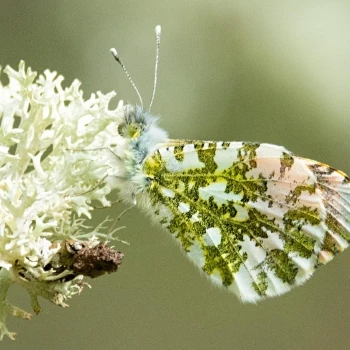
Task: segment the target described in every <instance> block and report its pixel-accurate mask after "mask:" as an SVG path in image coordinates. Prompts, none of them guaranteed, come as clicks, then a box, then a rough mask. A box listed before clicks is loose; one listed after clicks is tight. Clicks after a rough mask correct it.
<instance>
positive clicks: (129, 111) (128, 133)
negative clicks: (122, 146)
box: [118, 104, 168, 163]
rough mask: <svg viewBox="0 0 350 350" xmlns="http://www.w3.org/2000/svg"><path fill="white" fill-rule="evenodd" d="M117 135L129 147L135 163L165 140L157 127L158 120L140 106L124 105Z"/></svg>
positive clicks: (163, 132)
mask: <svg viewBox="0 0 350 350" xmlns="http://www.w3.org/2000/svg"><path fill="white" fill-rule="evenodd" d="M123 108H124V113H123V119H122V121H121V122H120V123H119V125H118V134H119V136H120V137H121V138H122V139H123V140H124V142H125V143H126V144H127V145H128V146H129V147H128V148H129V151H130V152H131V156H132V158H134V159H135V160H136V162H137V163H141V162H142V161H143V159H144V158H145V157H146V156H147V155H149V154H150V153H151V152H153V151H154V150H155V149H156V146H157V144H159V143H163V142H165V141H166V140H167V138H168V135H167V133H166V132H165V131H164V130H163V129H161V128H160V127H159V126H158V118H157V117H156V116H154V115H152V114H151V113H150V112H148V111H145V110H144V109H143V108H142V107H141V106H137V105H135V106H134V105H129V104H127V105H125V106H124V107H123Z"/></svg>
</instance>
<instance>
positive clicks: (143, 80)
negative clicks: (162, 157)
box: [0, 0, 350, 350]
mask: <svg viewBox="0 0 350 350" xmlns="http://www.w3.org/2000/svg"><path fill="white" fill-rule="evenodd" d="M349 16H350V2H349V1H348V0H344V1H341V0H336V1H305V0H304V1H301V0H288V1H277V0H276V1H260V0H251V1H232V0H231V1H222V0H216V1H206V0H196V1H184V0H181V1H179V0H178V1H164V0H163V1H160V0H159V1H134V0H129V1H119V0H113V1H111V0H108V1H83V0H74V1H62V0H61V1H49V0H41V1H14V0H12V1H10V0H2V1H1V2H0V42H1V51H0V52H1V54H0V64H1V65H2V66H5V65H6V64H10V65H11V66H12V67H17V65H18V63H19V61H20V60H21V59H23V60H25V62H26V64H27V65H29V66H31V67H32V68H33V69H34V70H36V71H38V72H42V71H43V70H44V69H46V68H49V69H51V70H56V71H58V72H59V73H60V74H62V75H64V76H65V82H66V84H67V85H68V84H70V83H71V82H72V80H73V79H75V78H78V79H79V80H80V81H82V88H83V90H84V93H85V94H86V95H85V96H86V97H88V96H89V95H90V93H92V92H94V91H97V90H101V91H102V92H105V93H106V92H108V91H110V90H116V91H117V93H118V98H119V99H124V100H127V101H130V102H132V103H135V102H137V101H138V100H137V96H136V94H135V92H134V91H133V89H132V87H131V85H130V84H129V83H128V81H127V78H126V77H125V75H124V74H123V73H122V70H121V69H120V67H118V66H117V64H116V63H115V62H114V61H113V59H112V57H111V55H110V53H109V49H110V47H112V46H116V47H117V48H118V51H119V52H120V54H121V55H122V58H123V60H124V62H125V63H126V66H127V68H128V70H129V72H130V73H131V75H132V77H133V79H134V81H135V82H136V84H137V86H138V87H139V89H140V91H141V94H142V96H143V99H144V100H145V104H147V101H149V99H150V96H151V92H152V85H153V69H154V57H155V42H154V27H155V25H157V24H161V25H162V30H163V31H162V34H163V36H162V43H161V57H160V69H159V80H158V81H159V84H158V90H157V95H156V100H155V103H154V105H153V108H152V110H153V112H154V113H156V114H159V115H161V116H162V119H161V126H162V127H164V128H165V129H167V130H168V131H169V132H170V135H171V137H172V138H187V139H205V140H230V141H241V140H246V141H261V142H269V143H274V144H280V145H284V146H285V147H287V148H288V149H290V150H292V151H293V152H294V153H296V154H298V155H302V156H304V157H307V158H312V159H316V160H320V161H322V162H325V163H328V164H331V165H332V166H334V167H336V168H340V169H342V170H343V171H345V172H347V173H350V159H349V146H348V140H349V136H350V128H349V127H350V116H349V114H350V102H349V101H350V99H349V94H350V39H349V38H350V21H349V18H350V17H349ZM116 101H117V99H116ZM115 104H116V102H114V105H115ZM121 210H122V207H121V206H114V207H113V208H112V209H111V210H110V211H107V210H104V211H100V212H99V213H96V216H95V217H94V219H95V220H96V223H97V222H100V221H101V220H102V218H104V217H105V216H106V215H107V214H112V215H115V216H116V215H118V213H120V211H121ZM121 225H126V226H127V228H126V230H124V231H121V232H120V238H122V239H125V240H127V241H129V242H130V243H131V245H130V246H126V245H119V244H118V248H119V249H121V250H122V251H123V252H124V253H125V259H124V263H123V265H122V266H121V269H120V271H119V272H118V273H117V274H114V275H109V276H106V277H102V278H100V279H97V280H93V281H92V286H93V288H92V290H89V289H86V290H85V291H84V292H83V293H82V295H81V296H80V297H75V298H73V299H72V300H70V302H69V304H70V308H68V309H61V308H58V307H55V306H53V305H51V304H49V303H46V302H43V303H42V306H43V308H44V312H43V313H42V314H40V315H39V316H37V317H34V318H33V320H32V321H29V322H26V321H23V320H16V319H12V320H10V322H9V326H10V328H11V330H13V331H17V332H18V337H17V340H16V341H15V342H11V341H10V340H8V339H5V340H4V341H3V342H2V343H1V345H0V347H1V348H6V349H24V348H25V349H28V350H30V349H61V348H75V349H97V348H103V349H281V348H284V349H329V348H333V349H348V348H349V347H350V345H349V341H350V332H349V323H350V298H349V295H350V277H349V273H348V271H349V270H348V268H349V264H350V252H349V251H347V252H345V253H344V254H341V255H340V256H338V257H337V258H336V259H335V261H333V262H332V263H330V264H329V265H327V266H325V267H323V268H322V269H320V270H318V271H317V272H316V275H315V276H314V277H313V278H312V279H311V281H309V282H308V283H306V285H304V286H303V287H300V288H297V289H296V290H294V291H293V292H292V293H289V294H287V295H285V296H283V297H280V298H276V299H271V300H267V301H265V302H263V303H261V304H258V305H242V304H241V303H240V302H239V301H238V300H237V299H236V298H235V296H234V295H231V294H229V293H227V292H225V291H224V290H220V289H217V288H216V287H214V286H212V285H211V284H210V283H209V281H207V279H206V278H204V277H203V276H201V275H200V274H199V272H198V270H197V268H196V267H194V266H193V265H192V264H191V263H190V262H189V261H188V260H187V259H186V258H185V257H184V256H183V254H182V253H181V252H180V250H179V248H178V247H177V246H176V244H175V243H174V242H173V241H172V239H171V237H170V236H169V235H168V234H167V233H166V232H162V230H161V229H159V228H158V227H155V226H152V225H151V223H150V220H149V219H148V218H147V217H145V216H143V215H142V213H140V212H139V211H138V210H137V209H134V210H132V211H131V212H129V213H128V214H126V215H125V216H124V217H123V219H122V222H121ZM12 300H16V302H18V303H19V304H20V306H22V307H24V308H26V309H29V298H28V296H27V295H26V294H25V293H24V292H23V291H21V290H19V289H16V288H14V289H13V292H12Z"/></svg>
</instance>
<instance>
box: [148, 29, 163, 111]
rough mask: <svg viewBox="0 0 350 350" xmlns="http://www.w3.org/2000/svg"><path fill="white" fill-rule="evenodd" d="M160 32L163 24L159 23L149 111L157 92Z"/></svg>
mask: <svg viewBox="0 0 350 350" xmlns="http://www.w3.org/2000/svg"><path fill="white" fill-rule="evenodd" d="M160 34H161V26H160V25H158V26H156V45H157V49H156V64H155V67H154V83H153V93H152V98H151V103H150V104H149V107H148V112H149V111H150V110H151V107H152V104H153V101H154V96H155V94H156V87H157V76H158V62H159V46H160Z"/></svg>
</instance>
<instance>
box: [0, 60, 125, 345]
mask: <svg viewBox="0 0 350 350" xmlns="http://www.w3.org/2000/svg"><path fill="white" fill-rule="evenodd" d="M4 72H5V73H6V74H7V75H8V78H9V83H8V84H7V85H6V86H3V85H2V84H1V82H0V269H1V270H0V339H2V338H3V336H4V335H7V336H9V337H10V338H11V339H13V338H14V334H15V333H11V332H9V331H8V330H7V328H6V317H7V316H8V315H14V316H17V317H22V318H30V314H28V313H26V312H25V311H23V310H21V309H19V308H17V307H16V306H13V305H11V304H10V303H9V302H8V301H7V292H8V288H9V287H10V285H11V284H13V283H18V284H20V285H21V286H23V287H24V288H25V289H26V290H27V291H28V293H29V295H30V298H31V303H32V307H33V310H34V311H35V312H36V313H38V312H39V311H40V306H39V304H38V301H37V297H38V296H42V297H44V298H46V299H48V300H50V301H52V302H53V303H55V304H57V305H60V306H66V304H65V302H64V301H65V299H67V298H70V297H71V296H73V295H74V294H77V293H80V292H81V290H82V289H83V286H84V285H85V284H86V283H84V282H82V279H83V276H84V275H85V276H91V277H96V276H98V275H101V274H103V272H112V271H115V270H116V269H117V267H118V266H119V264H120V262H121V258H122V254H121V253H119V252H115V251H113V250H112V249H111V248H108V247H106V245H105V244H104V243H101V242H100V240H99V239H101V240H105V237H104V235H105V233H104V232H103V225H102V224H101V225H99V226H98V227H96V228H95V229H93V230H92V231H91V230H90V232H88V233H87V232H86V231H87V227H86V226H85V225H84V218H90V216H91V215H90V213H91V211H92V210H93V208H94V207H93V206H92V204H91V203H92V201H98V202H100V205H102V206H108V205H109V204H110V202H109V200H108V199H107V198H106V196H107V195H108V194H109V193H110V192H111V191H112V190H113V185H112V184H111V183H110V182H108V181H106V179H107V177H108V176H110V175H115V172H116V171H117V167H116V166H115V162H116V157H115V155H114V154H113V150H112V149H113V140H114V138H115V137H116V133H117V125H118V120H120V118H121V117H122V103H120V104H119V106H118V107H117V108H116V109H115V110H109V109H108V104H109V101H110V99H111V98H112V97H113V96H114V95H115V93H114V92H112V93H109V94H107V95H103V94H102V93H100V92H98V93H97V94H96V95H94V94H93V95H92V96H91V97H90V99H88V100H86V101H85V100H84V99H83V93H82V91H81V90H80V82H79V81H77V80H75V81H74V82H73V83H72V85H71V86H70V87H68V88H62V86H61V83H62V80H63V77H62V76H59V75H57V73H56V72H50V71H48V70H47V71H45V72H44V74H43V75H39V77H38V78H37V74H36V73H35V72H32V71H31V69H30V68H28V69H27V70H25V65H24V62H21V63H20V64H19V70H18V71H16V70H13V69H12V68H10V67H6V68H5V70H4ZM109 234H111V233H109Z"/></svg>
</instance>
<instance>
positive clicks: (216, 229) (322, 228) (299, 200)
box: [143, 142, 350, 302]
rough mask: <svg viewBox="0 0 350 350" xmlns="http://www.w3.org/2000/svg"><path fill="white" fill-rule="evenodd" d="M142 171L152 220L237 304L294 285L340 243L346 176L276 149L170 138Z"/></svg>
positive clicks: (349, 228) (347, 224)
mask: <svg viewBox="0 0 350 350" xmlns="http://www.w3.org/2000/svg"><path fill="white" fill-rule="evenodd" d="M143 172H144V174H145V175H146V176H147V177H148V179H149V181H150V186H149V188H148V196H149V201H150V202H151V203H150V204H151V205H150V207H151V208H152V209H151V210H152V212H153V214H154V215H153V216H154V217H155V219H156V220H157V221H159V222H160V223H161V224H162V225H163V226H165V227H166V228H167V229H168V230H169V231H170V233H171V234H172V235H173V236H174V237H175V238H176V239H177V240H178V241H179V242H180V243H181V245H182V247H183V248H184V249H185V251H186V252H187V254H188V256H189V257H190V258H191V259H192V260H193V261H194V263H195V264H197V265H198V266H199V267H200V268H201V269H202V270H203V271H204V272H205V273H206V274H208V275H209V276H210V277H211V279H212V280H213V281H214V282H216V283H218V284H220V285H223V286H224V287H226V288H228V289H230V290H232V291H233V292H235V293H236V294H237V295H238V296H239V298H240V299H241V300H242V301H244V302H256V301H258V300H260V299H262V298H264V297H267V296H276V295H279V294H283V293H285V292H287V291H289V290H290V289H291V288H292V287H293V286H296V285H300V284H302V283H303V282H305V281H306V280H307V279H308V278H309V277H310V276H311V275H312V274H313V272H314V270H315V268H316V267H318V266H319V265H322V264H325V263H327V262H328V261H330V260H331V259H332V258H333V256H334V255H335V254H336V253H337V252H340V251H343V250H344V249H345V248H346V247H347V246H348V244H349V241H350V184H349V178H348V177H347V176H346V175H345V174H343V173H342V172H340V171H336V170H334V169H332V168H330V167H329V166H327V165H324V164H321V163H317V162H315V161H311V160H308V159H304V158H299V157H296V156H294V155H292V154H291V153H290V152H289V151H287V150H286V149H284V148H283V147H279V146H274V145H269V144H258V143H242V142H193V143H186V142H184V143H178V144H176V143H170V144H169V145H168V146H166V145H163V146H160V148H159V149H158V150H156V151H155V152H154V153H153V154H152V155H150V156H148V157H147V158H146V159H145V161H144V164H143Z"/></svg>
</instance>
